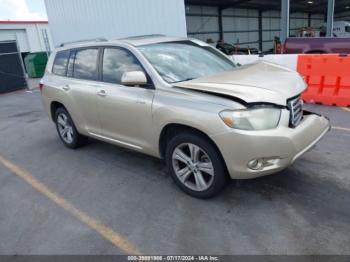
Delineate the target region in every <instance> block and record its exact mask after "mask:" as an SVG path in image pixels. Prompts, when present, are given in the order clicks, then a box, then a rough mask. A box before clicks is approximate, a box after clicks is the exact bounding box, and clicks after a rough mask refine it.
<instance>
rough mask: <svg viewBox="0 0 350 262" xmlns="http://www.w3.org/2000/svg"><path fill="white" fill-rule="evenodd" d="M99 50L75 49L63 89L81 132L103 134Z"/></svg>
mask: <svg viewBox="0 0 350 262" xmlns="http://www.w3.org/2000/svg"><path fill="white" fill-rule="evenodd" d="M98 57H99V48H98V47H89V48H82V49H73V50H71V51H70V58H69V62H68V66H67V73H66V74H67V77H66V78H65V81H64V82H62V86H61V89H62V90H63V93H64V94H65V97H66V99H65V101H64V104H65V105H67V107H68V108H67V109H68V111H69V113H70V114H71V115H72V117H73V120H74V122H75V124H76V126H77V128H78V130H79V131H82V132H84V133H90V132H91V133H100V130H101V129H100V122H99V119H98V112H97V96H96V93H97V88H98V82H97V78H98Z"/></svg>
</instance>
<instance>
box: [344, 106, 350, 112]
mask: <svg viewBox="0 0 350 262" xmlns="http://www.w3.org/2000/svg"><path fill="white" fill-rule="evenodd" d="M342 109H343V110H345V111H348V112H350V108H348V107H342Z"/></svg>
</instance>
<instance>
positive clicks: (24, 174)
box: [0, 156, 141, 255]
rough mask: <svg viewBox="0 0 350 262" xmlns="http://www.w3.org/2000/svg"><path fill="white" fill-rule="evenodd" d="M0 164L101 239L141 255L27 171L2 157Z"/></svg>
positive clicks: (125, 250)
mask: <svg viewBox="0 0 350 262" xmlns="http://www.w3.org/2000/svg"><path fill="white" fill-rule="evenodd" d="M0 163H1V164H2V165H3V166H5V167H6V168H7V169H8V170H10V171H11V172H12V173H14V174H15V175H16V176H18V177H20V178H21V179H23V180H24V181H25V182H27V183H28V184H29V185H31V186H32V187H33V188H34V189H36V190H37V191H39V192H40V193H41V194H43V195H44V196H46V197H47V198H49V199H50V200H52V201H53V202H55V203H56V204H57V205H58V206H60V207H61V208H63V209H64V210H66V211H67V212H69V213H70V214H71V215H73V216H74V217H75V218H77V219H78V220H80V221H81V222H82V223H84V224H85V225H87V226H88V227H90V228H92V229H93V230H95V231H96V232H97V233H98V234H100V235H101V236H102V237H103V238H105V239H106V240H108V241H110V242H111V243H112V244H113V245H115V246H116V247H117V248H119V249H120V250H122V251H123V252H124V253H126V254H133V255H140V254H141V252H140V251H139V250H138V249H137V248H136V247H135V246H133V245H132V244H131V243H129V242H128V240H126V239H125V238H124V237H123V236H122V235H120V234H119V233H117V232H115V231H113V229H111V228H109V227H107V226H105V225H103V224H101V223H100V222H98V221H97V220H95V219H93V218H91V217H89V216H88V215H87V214H85V213H84V212H82V211H81V210H79V209H78V208H76V207H75V206H74V205H73V204H72V203H70V202H69V201H68V200H66V199H64V198H63V197H62V196H60V195H58V194H56V193H54V192H53V191H52V190H50V189H49V188H48V187H47V186H46V185H44V184H43V183H42V182H40V181H39V180H38V179H36V178H35V177H33V176H32V175H31V174H29V172H28V171H26V170H24V169H23V168H21V167H19V166H17V165H15V164H14V163H12V162H10V161H9V160H6V159H5V158H3V157H2V156H0Z"/></svg>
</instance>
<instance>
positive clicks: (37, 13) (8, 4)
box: [0, 0, 47, 21]
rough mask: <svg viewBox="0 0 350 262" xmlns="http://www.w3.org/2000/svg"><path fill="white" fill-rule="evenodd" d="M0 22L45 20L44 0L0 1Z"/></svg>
mask: <svg viewBox="0 0 350 262" xmlns="http://www.w3.org/2000/svg"><path fill="white" fill-rule="evenodd" d="M0 20H29V21H33V20H39V21H40V20H47V15H46V9H45V3H44V0H0Z"/></svg>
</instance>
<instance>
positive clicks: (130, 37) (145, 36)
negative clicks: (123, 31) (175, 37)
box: [121, 34, 166, 40]
mask: <svg viewBox="0 0 350 262" xmlns="http://www.w3.org/2000/svg"><path fill="white" fill-rule="evenodd" d="M163 36H166V35H162V34H150V35H137V36H129V37H124V38H121V39H125V40H126V39H130V40H137V39H142V38H147V37H163Z"/></svg>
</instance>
